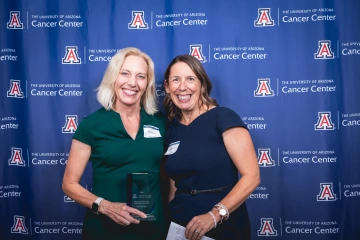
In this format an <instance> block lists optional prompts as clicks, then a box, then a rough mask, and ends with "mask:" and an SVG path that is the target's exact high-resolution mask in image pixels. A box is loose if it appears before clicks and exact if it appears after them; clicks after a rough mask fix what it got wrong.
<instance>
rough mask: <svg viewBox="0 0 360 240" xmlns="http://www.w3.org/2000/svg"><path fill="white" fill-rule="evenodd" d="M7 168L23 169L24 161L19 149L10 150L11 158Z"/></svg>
mask: <svg viewBox="0 0 360 240" xmlns="http://www.w3.org/2000/svg"><path fill="white" fill-rule="evenodd" d="M8 161H9V166H20V167H25V165H26V164H25V161H24V158H23V156H22V149H21V148H14V147H13V148H11V157H10V159H9V160H8Z"/></svg>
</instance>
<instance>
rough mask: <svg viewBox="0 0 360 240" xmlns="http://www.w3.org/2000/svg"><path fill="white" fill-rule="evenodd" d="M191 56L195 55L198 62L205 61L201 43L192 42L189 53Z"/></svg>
mask: <svg viewBox="0 0 360 240" xmlns="http://www.w3.org/2000/svg"><path fill="white" fill-rule="evenodd" d="M189 54H190V55H191V56H193V57H196V58H197V59H198V60H199V61H200V62H202V63H204V62H206V58H205V56H204V54H203V53H202V44H192V45H190V53H189Z"/></svg>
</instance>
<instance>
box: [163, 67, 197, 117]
mask: <svg viewBox="0 0 360 240" xmlns="http://www.w3.org/2000/svg"><path fill="white" fill-rule="evenodd" d="M165 90H166V92H167V93H168V94H170V97H171V100H172V101H173V103H174V104H175V105H176V106H177V107H178V108H179V109H180V110H181V111H182V112H183V113H191V112H193V111H194V110H197V109H199V106H200V105H201V104H199V103H200V94H201V82H200V80H199V79H198V78H197V77H196V75H195V73H194V72H193V71H192V70H191V68H190V67H189V66H188V65H187V64H186V63H184V62H178V63H175V64H174V65H173V66H172V67H171V69H170V75H169V78H168V79H167V81H166V82H165Z"/></svg>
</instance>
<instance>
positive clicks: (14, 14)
mask: <svg viewBox="0 0 360 240" xmlns="http://www.w3.org/2000/svg"><path fill="white" fill-rule="evenodd" d="M6 28H7V29H23V28H24V25H23V23H22V22H21V20H20V11H10V19H9V22H7V24H6Z"/></svg>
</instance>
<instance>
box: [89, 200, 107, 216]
mask: <svg viewBox="0 0 360 240" xmlns="http://www.w3.org/2000/svg"><path fill="white" fill-rule="evenodd" d="M102 200H104V199H103V198H101V197H98V198H97V199H96V200H95V202H93V204H92V206H91V210H92V212H93V213H95V214H99V207H100V202H101V201H102Z"/></svg>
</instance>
